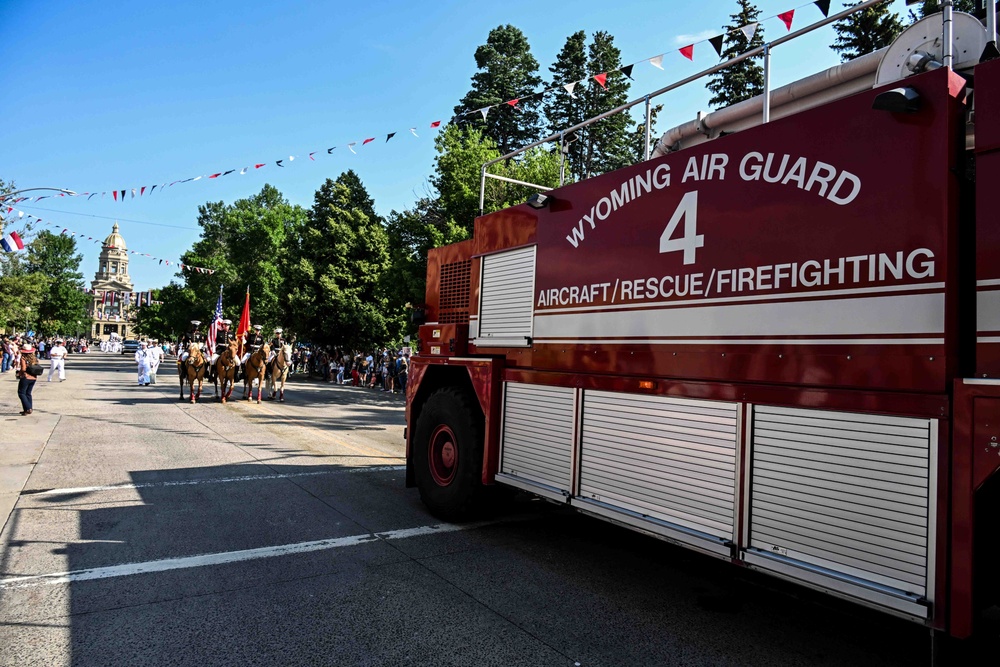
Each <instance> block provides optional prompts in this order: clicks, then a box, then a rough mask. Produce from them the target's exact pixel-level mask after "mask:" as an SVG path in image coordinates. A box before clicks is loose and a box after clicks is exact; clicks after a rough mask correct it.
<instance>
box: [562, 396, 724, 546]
mask: <svg viewBox="0 0 1000 667" xmlns="http://www.w3.org/2000/svg"><path fill="white" fill-rule="evenodd" d="M737 407H738V406H737V405H736V404H735V403H724V402H721V401H720V402H717V401H699V400H688V399H679V398H667V397H663V396H646V395H637V394H624V393H612V392H605V391H591V390H587V391H585V392H584V406H583V423H582V427H581V453H580V495H581V496H582V497H584V498H590V499H594V500H598V501H600V502H602V503H604V504H606V505H611V506H615V507H619V508H622V509H625V510H629V511H631V512H635V513H638V514H641V515H645V516H648V517H653V518H655V519H659V520H661V521H665V522H668V523H671V524H676V525H679V526H683V527H684V528H687V529H690V530H694V531H697V532H699V533H706V534H708V535H709V536H712V537H715V538H721V539H725V540H728V539H730V538H731V537H732V534H733V523H734V498H735V480H736V442H737V421H738V420H737V414H738V411H737Z"/></svg>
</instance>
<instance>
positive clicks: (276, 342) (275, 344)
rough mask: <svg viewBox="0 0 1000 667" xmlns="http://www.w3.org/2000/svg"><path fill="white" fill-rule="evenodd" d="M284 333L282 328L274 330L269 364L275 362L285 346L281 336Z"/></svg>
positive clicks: (268, 359) (268, 358)
mask: <svg viewBox="0 0 1000 667" xmlns="http://www.w3.org/2000/svg"><path fill="white" fill-rule="evenodd" d="M282 331H283V330H282V328H281V327H277V328H276V329H275V330H274V338H273V339H271V354H270V355H268V357H267V363H271V362H272V361H274V358H275V357H276V356H278V350H280V349H281V348H282V347H283V346H284V345H285V339H284V338H283V337H282V335H281V332H282Z"/></svg>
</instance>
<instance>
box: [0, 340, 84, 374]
mask: <svg viewBox="0 0 1000 667" xmlns="http://www.w3.org/2000/svg"><path fill="white" fill-rule="evenodd" d="M57 340H61V341H63V347H65V348H66V351H67V352H68V353H69V354H84V353H86V352H88V351H90V342H89V341H88V340H87V339H86V338H61V337H58V336H45V337H42V338H38V339H37V340H36V339H35V338H31V337H25V336H20V335H17V334H14V335H9V336H8V335H7V334H3V336H0V353H2V355H3V356H2V361H0V373H6V372H7V371H9V370H12V369H13V368H14V366H15V363H16V360H17V357H18V354H19V352H20V348H21V346H22V345H23V344H24V343H28V344H29V345H32V346H33V347H34V349H35V350H36V353H35V354H36V356H37V358H38V359H48V358H49V352H50V351H51V350H52V347H53V346H54V345H55V342H56V341H57Z"/></svg>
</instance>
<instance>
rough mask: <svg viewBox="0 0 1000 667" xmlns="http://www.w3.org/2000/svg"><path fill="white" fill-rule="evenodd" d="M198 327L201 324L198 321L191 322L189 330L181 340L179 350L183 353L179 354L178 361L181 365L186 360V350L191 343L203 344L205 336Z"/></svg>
mask: <svg viewBox="0 0 1000 667" xmlns="http://www.w3.org/2000/svg"><path fill="white" fill-rule="evenodd" d="M200 326H201V322H200V321H199V320H191V330H190V331H188V332H187V333H186V334H184V336H183V337H182V338H181V344H180V349H181V350H183V352H182V353H181V358H180V359H179V360H178V361H180V362H181V363H183V362H184V360H185V359H187V358H188V348H189V347H190V346H191V343H198V344H199V345H204V344H205V334H203V333H202V332H201V331H200V330H199V329H198V327H200Z"/></svg>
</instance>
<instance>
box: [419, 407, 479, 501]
mask: <svg viewBox="0 0 1000 667" xmlns="http://www.w3.org/2000/svg"><path fill="white" fill-rule="evenodd" d="M478 411H479V407H478V405H476V404H475V403H474V402H473V400H472V399H471V397H469V396H468V395H467V394H465V393H464V392H461V391H459V390H457V389H451V388H445V389H438V390H437V391H436V392H434V393H433V394H431V396H430V398H428V399H427V403H425V404H424V407H423V410H421V412H420V418H419V419H418V420H417V428H416V432H415V433H414V436H415V437H414V441H413V445H414V450H413V466H414V472H415V474H416V480H417V487H418V488H419V489H420V499H421V500H422V501H423V502H424V504H425V505H426V506H427V508H428V509H430V511H431V513H432V514H434V515H435V516H437V517H439V518H442V519H446V520H451V521H454V520H458V519H463V518H467V517H469V516H470V515H471V514H473V512H474V511H475V510H476V508H477V506H478V501H479V499H480V496H481V492H482V483H481V481H480V479H481V477H480V476H481V474H482V468H483V434H482V428H481V426H480V424H479V420H477V419H476V415H477V413H478Z"/></svg>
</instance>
